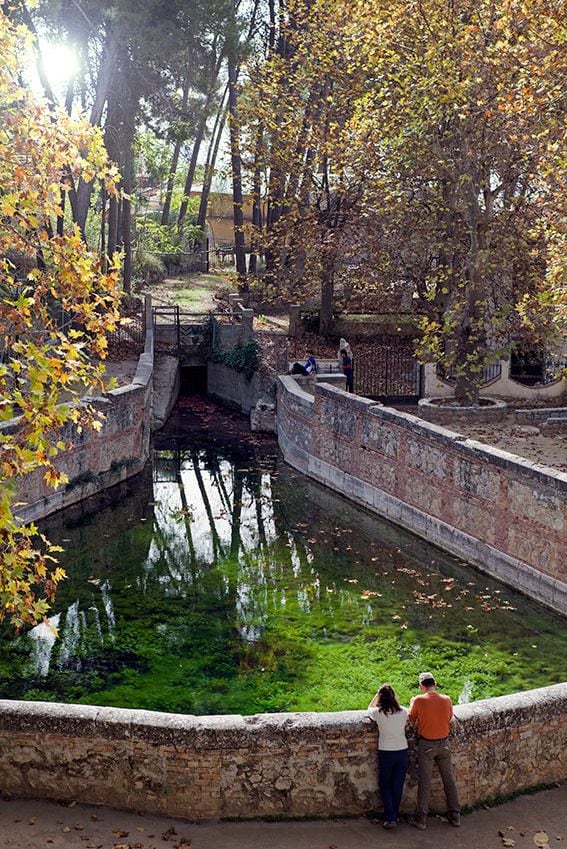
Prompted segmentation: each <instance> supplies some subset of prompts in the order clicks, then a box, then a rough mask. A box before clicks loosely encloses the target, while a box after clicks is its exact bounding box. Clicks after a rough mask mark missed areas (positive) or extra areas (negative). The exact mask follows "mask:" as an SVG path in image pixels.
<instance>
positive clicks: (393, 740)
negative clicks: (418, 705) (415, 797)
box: [368, 684, 408, 828]
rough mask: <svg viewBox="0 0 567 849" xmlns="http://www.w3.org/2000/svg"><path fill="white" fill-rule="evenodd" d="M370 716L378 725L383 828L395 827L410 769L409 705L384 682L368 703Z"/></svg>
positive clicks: (379, 779) (379, 778)
mask: <svg viewBox="0 0 567 849" xmlns="http://www.w3.org/2000/svg"><path fill="white" fill-rule="evenodd" d="M368 713H369V715H370V718H371V719H373V720H374V722H375V723H376V724H377V726H378V732H379V739H378V786H379V788H380V795H381V797H382V803H383V805H384V823H383V825H384V828H395V827H396V826H397V824H398V822H399V819H400V803H401V801H402V793H403V790H404V781H405V779H406V772H407V768H408V741H407V739H406V730H405V729H406V722H407V718H408V711H407V708H405V707H402V706H401V705H400V703H399V702H398V700H397V698H396V694H395V692H394V689H393V687H390V685H389V684H383V685H382V686H381V687H380V689H379V690H378V692H377V693H376V695H375V696H374V698H373V699H372V701H371V702H370V704H369V705H368Z"/></svg>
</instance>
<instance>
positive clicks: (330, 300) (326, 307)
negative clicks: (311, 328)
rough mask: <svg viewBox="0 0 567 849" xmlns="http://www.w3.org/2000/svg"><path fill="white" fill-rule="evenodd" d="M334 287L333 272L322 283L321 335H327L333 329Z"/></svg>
mask: <svg viewBox="0 0 567 849" xmlns="http://www.w3.org/2000/svg"><path fill="white" fill-rule="evenodd" d="M334 289H335V284H334V282H333V275H332V273H331V274H330V275H329V276H328V277H327V279H325V280H323V281H322V283H321V312H320V313H319V335H320V336H327V335H328V334H329V333H330V332H331V330H332V329H333V306H334V300H335V299H334V294H335V293H334Z"/></svg>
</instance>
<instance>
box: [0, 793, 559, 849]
mask: <svg viewBox="0 0 567 849" xmlns="http://www.w3.org/2000/svg"><path fill="white" fill-rule="evenodd" d="M251 813H252V811H251ZM546 838H547V841H546ZM536 839H537V840H539V842H537V843H536ZM505 841H508V842H505ZM512 841H513V842H512ZM382 846H383V847H388V849H439V847H441V846H443V847H448V849H502V847H506V846H514V847H515V849H534V846H541V847H546V849H550V847H554V846H557V847H558V849H561V847H567V785H566V784H563V785H561V786H560V787H556V788H554V789H553V790H545V791H542V792H540V793H537V794H534V795H531V796H521V797H519V798H518V799H515V800H514V801H512V802H507V803H506V804H504V805H500V806H499V807H497V808H489V809H481V810H478V811H474V812H473V813H471V814H468V815H466V816H463V819H462V826H461V828H459V829H455V828H452V827H451V826H450V825H449V824H448V823H447V821H446V820H443V819H441V818H438V817H430V818H429V823H428V828H427V831H416V830H415V829H414V828H412V827H411V826H409V825H407V824H405V823H402V824H400V825H399V827H398V828H397V829H395V830H393V831H388V832H385V831H384V830H383V829H382V827H381V824H380V823H379V822H376V821H371V820H368V819H363V818H355V819H344V820H343V819H331V820H323V821H321V820H319V821H299V822H294V821H290V822H272V823H266V822H225V823H222V822H221V823H219V822H208V823H200V824H195V823H191V822H187V821H184V820H179V819H173V818H169V817H157V816H153V815H149V814H148V815H145V816H142V815H140V814H135V813H126V812H124V811H115V810H112V809H110V808H98V807H96V808H95V807H89V806H87V805H78V804H74V803H71V806H70V805H68V804H67V805H65V804H57V803H55V802H44V801H29V800H15V801H12V802H8V801H0V847H1V849H168V848H169V849H376V847H382Z"/></svg>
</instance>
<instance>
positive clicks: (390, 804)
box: [378, 749, 408, 822]
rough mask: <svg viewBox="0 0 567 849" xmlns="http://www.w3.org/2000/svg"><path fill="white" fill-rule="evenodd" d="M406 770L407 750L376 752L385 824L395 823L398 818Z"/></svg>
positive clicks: (380, 750) (381, 750)
mask: <svg viewBox="0 0 567 849" xmlns="http://www.w3.org/2000/svg"><path fill="white" fill-rule="evenodd" d="M407 768H408V750H407V749H399V750H397V751H395V752H388V751H384V750H383V749H379V750H378V785H379V787H380V795H381V797H382V802H383V805H384V820H385V821H386V822H395V821H396V820H398V819H399V818H400V802H401V801H402V793H403V790H404V781H405V780H406V772H407Z"/></svg>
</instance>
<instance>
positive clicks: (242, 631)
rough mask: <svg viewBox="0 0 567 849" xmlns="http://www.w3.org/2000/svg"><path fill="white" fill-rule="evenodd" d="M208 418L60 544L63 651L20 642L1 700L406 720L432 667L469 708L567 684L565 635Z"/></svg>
mask: <svg viewBox="0 0 567 849" xmlns="http://www.w3.org/2000/svg"><path fill="white" fill-rule="evenodd" d="M193 403H194V404H195V405H196V413H195V410H191V411H189V412H188V413H185V414H183V413H181V414H180V417H179V418H178V420H177V422H176V423H175V427H177V436H176V437H175V438H173V436H171V437H170V436H169V434H168V433H167V432H166V434H165V436H164V437H163V438H162V442H163V444H162V446H161V447H159V446H158V450H157V451H156V456H155V461H154V467H153V476H151V475H150V474H148V473H146V475H142V476H140V477H138V478H136V479H135V480H134V481H132V482H130V483H129V484H128V485H124V486H122V487H121V488H120V490H118V491H116V492H111V493H106V494H105V495H104V496H102V497H100V498H99V499H98V500H97V501H96V502H95V505H94V507H96V509H94V507H93V506H92V504H91V505H89V504H85V505H82V506H81V507H80V508H79V509H76V510H71V511H67V513H65V514H63V516H62V520H56V521H54V522H51V523H50V527H48V528H46V530H47V532H48V533H49V535H50V537H51V539H53V540H54V541H56V542H60V543H61V544H62V545H64V546H65V548H66V552H65V555H64V556H63V558H62V562H63V565H64V566H65V568H66V570H67V573H68V575H69V578H68V580H67V581H66V582H65V583H64V584H63V585H62V587H61V590H60V591H59V594H58V598H57V604H56V608H55V609H54V611H53V617H52V621H53V624H54V625H55V626H56V627H57V628H58V636H57V638H55V636H54V635H53V634H52V633H51V632H50V631H49V629H48V628H46V627H45V626H40V627H39V628H36V629H33V631H31V632H30V633H29V634H27V635H25V636H21V637H18V638H13V637H12V635H11V634H10V633H9V632H8V631H7V629H6V628H4V629H3V631H2V646H1V647H2V652H1V659H0V696H2V697H4V698H6V697H7V698H24V699H36V700H51V701H71V702H81V703H87V704H99V705H113V706H117V707H137V708H145V709H149V710H164V711H172V712H183V713H195V714H211V713H212V714H214V713H242V714H250V713H257V712H263V711H291V710H314V711H327V710H347V709H356V708H363V707H366V705H367V704H368V702H369V700H370V697H371V696H372V694H373V692H374V691H375V690H376V687H377V686H378V685H379V684H381V683H382V682H384V681H389V682H390V683H392V684H393V686H394V687H395V688H396V690H397V691H398V693H399V695H400V697H401V698H402V700H403V701H405V702H406V703H407V700H408V699H409V698H410V697H411V695H413V694H414V693H415V692H416V691H417V686H416V682H417V676H418V673H419V672H420V671H421V670H423V669H424V668H427V669H430V668H431V669H433V670H434V671H435V672H436V673H437V675H438V678H439V681H440V683H441V685H442V687H443V689H444V691H445V692H447V693H449V695H451V697H452V698H453V699H454V700H455V701H459V700H460V701H468V700H474V699H479V698H485V697H488V696H494V695H502V694H506V693H510V692H514V691H516V690H526V689H530V688H532V687H539V686H545V685H548V684H552V683H556V682H559V681H562V680H565V679H567V650H566V649H567V637H566V631H565V627H564V625H565V623H564V620H563V619H561V617H559V616H554V615H553V614H551V613H549V612H547V611H545V610H544V609H543V608H541V607H539V606H538V605H536V604H533V603H531V602H529V601H528V600H527V599H526V598H524V597H523V596H521V595H518V594H516V593H514V592H513V591H512V590H510V589H508V588H506V587H504V586H503V585H500V584H498V583H497V582H495V581H492V580H491V579H490V578H487V577H486V576H484V575H482V574H480V573H478V572H476V571H475V570H474V569H472V568H471V567H470V566H468V565H467V564H466V563H463V562H460V561H458V560H457V559H456V558H453V557H450V556H449V555H447V554H444V553H443V552H441V551H439V550H438V549H436V548H433V547H431V546H428V545H427V544H426V543H424V542H422V541H420V540H418V539H417V538H415V537H413V536H412V535H410V534H407V533H406V532H404V531H402V530H400V529H398V528H396V527H394V526H392V525H390V524H389V523H387V522H384V521H382V520H380V519H378V518H377V517H375V516H371V515H370V514H367V513H366V512H365V511H361V510H357V509H356V508H354V506H353V505H351V504H349V503H348V502H346V501H345V500H343V499H341V498H340V497H339V496H336V495H335V494H333V493H331V492H330V491H328V490H325V489H323V488H321V487H319V486H317V485H315V484H313V483H311V482H309V481H308V480H306V479H305V478H303V477H301V476H300V475H298V474H296V473H295V472H293V471H292V470H291V469H289V468H288V467H286V466H285V465H284V464H282V463H281V462H279V461H278V459H277V454H276V448H275V445H274V443H273V441H271V440H270V439H262V438H259V437H252V436H251V435H249V434H246V431H245V425H244V426H242V425H241V423H240V419H238V418H237V417H235V416H234V415H231V414H226V413H223V412H220V411H218V410H216V409H212V408H211V407H210V406H207V405H205V404H204V403H203V402H197V401H195V402H193ZM196 414H198V415H197V423H196V426H195V425H194V424H193V422H192V421H191V420H192V419H193V418H194V417H195V415H196ZM187 419H190V422H189V426H188V427H186V423H187ZM205 420H207V422H206V423H207V425H208V430H207V432H206V434H205V435H203V432H202V430H201V427H202V425H203V424H204V423H205ZM149 471H151V470H149ZM89 511H90V512H89Z"/></svg>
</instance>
